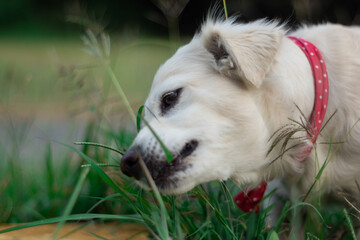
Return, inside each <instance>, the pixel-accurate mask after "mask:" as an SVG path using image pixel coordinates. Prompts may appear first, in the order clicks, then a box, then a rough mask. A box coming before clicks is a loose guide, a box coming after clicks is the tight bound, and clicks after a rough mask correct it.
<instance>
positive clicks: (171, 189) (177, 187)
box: [136, 179, 195, 195]
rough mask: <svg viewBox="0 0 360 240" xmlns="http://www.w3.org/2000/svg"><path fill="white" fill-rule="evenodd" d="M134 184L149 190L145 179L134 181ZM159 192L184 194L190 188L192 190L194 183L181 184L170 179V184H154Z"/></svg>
mask: <svg viewBox="0 0 360 240" xmlns="http://www.w3.org/2000/svg"><path fill="white" fill-rule="evenodd" d="M136 184H137V185H138V186H139V187H140V188H142V189H144V190H146V191H151V190H152V189H151V187H149V185H148V183H147V181H146V180H145V179H142V180H139V181H136ZM156 187H157V188H158V190H159V192H161V193H162V194H165V195H180V194H184V193H186V192H188V191H190V190H192V189H193V188H194V187H195V184H183V183H182V182H179V181H177V182H174V181H172V182H171V183H170V184H166V183H161V184H160V185H156Z"/></svg>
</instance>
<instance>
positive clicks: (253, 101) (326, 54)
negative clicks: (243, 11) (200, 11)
mask: <svg viewBox="0 0 360 240" xmlns="http://www.w3.org/2000/svg"><path fill="white" fill-rule="evenodd" d="M286 35H287V31H286V30H285V29H284V27H283V26H279V25H278V24H277V23H276V22H267V21H264V20H260V21H256V22H252V23H249V24H237V23H234V22H233V21H232V20H229V21H212V20H208V21H207V22H206V23H205V24H204V25H203V27H202V30H201V32H200V33H199V34H197V35H196V36H195V37H194V38H193V39H192V41H191V42H190V43H189V44H187V45H185V46H183V47H181V48H180V49H179V50H178V51H177V52H176V54H175V55H174V56H173V57H171V58H170V59H169V60H168V61H167V62H166V63H165V64H164V65H162V66H161V67H160V69H159V70H158V72H157V74H156V76H155V78H154V82H153V85H152V88H151V91H150V94H149V97H148V99H147V101H146V104H145V105H146V107H147V110H146V112H145V119H146V120H147V121H148V122H149V124H150V125H151V126H152V128H153V129H154V130H155V132H156V133H157V134H158V135H159V137H160V138H161V139H162V141H163V142H164V143H165V145H166V146H167V147H168V149H169V150H170V151H171V152H172V153H177V152H179V151H180V149H181V148H182V147H183V145H184V144H185V143H186V142H187V141H189V140H191V139H197V140H198V141H199V146H198V148H197V149H196V151H195V152H194V153H193V154H192V155H190V156H189V157H187V158H186V159H184V161H186V162H188V163H191V167H188V168H187V169H186V170H184V171H179V172H176V173H175V174H174V176H173V177H174V178H175V177H176V184H174V185H172V187H168V188H165V189H161V191H163V192H166V193H182V192H186V191H188V190H190V189H192V188H193V187H194V186H196V185H198V184H200V183H204V182H207V181H211V180H226V179H229V178H230V179H232V180H233V181H234V182H235V183H236V184H239V185H242V184H250V185H255V184H257V183H260V182H261V181H264V180H265V181H268V180H271V179H274V178H280V177H281V178H285V179H286V180H287V182H288V183H289V184H290V185H293V186H295V185H296V186H298V187H299V189H300V191H302V192H303V193H305V192H306V191H307V189H308V188H309V187H310V185H311V184H312V183H313V181H314V177H315V175H316V173H317V171H318V170H319V168H318V167H316V163H315V157H314V156H315V154H314V151H313V152H312V153H311V154H310V156H309V157H308V158H307V159H306V160H305V161H299V160H297V159H296V155H297V154H300V153H301V151H302V147H303V146H304V145H300V146H299V147H297V148H294V149H292V150H291V151H288V152H287V153H286V154H285V155H284V156H283V157H282V158H279V159H278V160H276V161H275V162H274V163H272V164H270V163H271V161H272V160H273V159H275V158H276V157H277V156H278V155H279V154H280V152H279V151H280V146H277V147H276V148H275V149H274V150H273V151H272V152H271V153H270V154H269V155H267V152H268V150H269V147H270V145H271V143H272V142H271V141H272V140H271V141H269V138H270V136H271V135H272V134H273V133H274V132H275V131H276V130H278V129H279V128H281V127H282V126H284V125H286V124H288V123H290V120H289V118H291V119H295V120H300V118H301V113H300V112H299V111H298V109H297V108H296V105H297V106H298V107H299V108H300V109H301V111H302V112H303V113H304V114H305V116H306V117H307V118H310V115H311V112H312V107H313V104H314V83H313V81H314V80H313V76H312V72H311V69H310V66H309V62H308V60H307V58H306V57H305V55H304V53H303V52H302V51H301V49H300V48H299V47H298V46H297V45H295V44H294V43H293V42H292V41H291V40H289V39H288V38H286ZM290 35H292V36H298V37H302V38H304V39H306V40H308V41H310V42H312V43H313V44H314V45H316V46H317V48H318V49H319V50H320V51H321V53H322V56H323V59H324V61H325V63H326V66H327V69H328V76H329V86H330V89H329V103H328V110H327V113H326V117H325V121H326V120H327V119H328V118H329V117H330V115H331V114H332V113H333V112H334V111H335V110H337V114H335V116H334V117H333V118H332V119H331V121H330V122H329V124H328V125H327V126H326V128H325V129H324V131H323V132H322V133H321V135H320V136H319V137H318V140H317V143H321V142H329V141H330V137H331V138H332V141H333V142H340V141H343V140H344V139H345V137H346V134H347V132H348V131H349V130H350V128H351V127H352V126H353V125H354V124H355V122H356V121H357V119H358V118H359V117H360V95H359V93H360V29H359V28H356V27H343V26H339V25H332V24H324V25H318V26H310V27H303V28H301V29H300V30H298V31H296V32H292V33H291V34H290ZM219 48H220V49H222V50H225V51H226V53H228V54H225V55H221V54H220V55H219V56H218V59H216V57H215V55H214V54H216V53H217V52H216V51H218V50H219ZM180 87H181V88H183V92H182V93H181V96H180V98H179V102H178V103H177V104H176V106H175V107H174V108H173V109H171V110H170V111H169V112H168V113H167V114H165V115H162V114H161V111H160V99H161V96H162V95H163V94H164V93H166V92H168V91H173V90H175V89H177V88H180ZM150 111H151V112H150ZM296 136H306V133H305V132H303V133H300V134H298V135H296ZM272 139H274V138H272ZM153 141H154V136H153V134H152V133H151V131H150V130H149V128H148V127H146V126H145V127H144V128H143V129H142V130H141V131H140V133H139V135H138V136H137V138H136V139H135V141H134V145H138V146H147V145H148V144H150V142H153ZM305 142H306V141H305ZM292 143H296V141H295V140H294V141H293V142H292ZM307 144H309V142H307ZM290 145H291V143H290ZM156 146H157V147H156V152H157V154H160V155H162V156H163V151H162V149H161V147H160V146H159V144H157V145H156ZM336 147H337V145H333V146H332V151H334V150H335V148H336ZM328 149H329V145H328V144H317V154H318V161H319V163H318V166H321V165H322V164H323V162H324V161H325V159H326V156H327V153H328ZM159 159H164V158H159ZM159 159H158V160H154V161H160V160H159ZM162 161H165V160H162ZM356 180H357V181H359V182H360V125H356V126H355V127H354V128H353V129H352V131H351V134H350V135H349V137H348V138H347V139H346V142H345V143H344V144H342V145H341V146H340V148H339V150H338V151H337V152H336V153H335V154H334V155H333V157H332V159H331V161H330V162H329V164H328V165H327V167H326V168H325V171H324V173H323V175H322V177H321V189H320V190H321V192H323V193H330V192H336V191H338V190H342V191H348V192H350V193H352V194H355V195H357V196H359V194H360V193H359V191H358V189H357V187H356V183H355V181H356Z"/></svg>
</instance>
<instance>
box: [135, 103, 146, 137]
mask: <svg viewBox="0 0 360 240" xmlns="http://www.w3.org/2000/svg"><path fill="white" fill-rule="evenodd" d="M143 110H144V105H141V107H140V108H139V110H138V113H137V117H136V128H137V131H138V132H140V129H141V118H142V112H143Z"/></svg>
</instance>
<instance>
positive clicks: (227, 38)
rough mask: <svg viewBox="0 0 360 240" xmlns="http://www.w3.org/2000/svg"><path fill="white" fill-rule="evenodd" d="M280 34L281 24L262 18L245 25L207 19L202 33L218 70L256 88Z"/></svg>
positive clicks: (274, 51)
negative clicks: (279, 25)
mask: <svg viewBox="0 0 360 240" xmlns="http://www.w3.org/2000/svg"><path fill="white" fill-rule="evenodd" d="M283 36H284V31H282V30H281V28H280V27H277V25H276V24H272V23H270V24H269V23H266V22H264V21H257V22H254V23H251V24H247V25H236V24H232V23H227V22H223V23H221V22H220V23H214V22H210V23H209V22H208V23H206V24H205V25H204V26H203V27H202V33H201V37H202V41H203V44H204V46H205V48H206V49H207V50H208V51H209V52H210V53H211V54H212V55H213V57H214V59H215V62H216V68H217V70H218V71H219V72H220V73H221V74H224V75H226V76H227V77H230V78H236V79H239V78H240V79H244V80H246V81H247V82H249V83H251V84H252V85H253V86H255V87H257V88H259V87H260V86H261V84H262V80H263V79H264V77H265V75H266V73H267V72H268V71H269V69H270V67H271V64H272V62H273V60H274V57H275V55H276V53H277V50H278V48H279V46H280V43H281V39H282V38H283Z"/></svg>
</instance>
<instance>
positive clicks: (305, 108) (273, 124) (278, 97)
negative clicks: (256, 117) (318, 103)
mask: <svg viewBox="0 0 360 240" xmlns="http://www.w3.org/2000/svg"><path fill="white" fill-rule="evenodd" d="M289 53H290V56H292V57H290V58H289ZM259 92H260V94H259V95H258V96H257V99H256V101H257V102H258V106H259V108H260V111H261V112H262V114H263V117H264V119H266V120H267V121H266V124H267V128H268V132H269V133H270V134H273V133H275V132H276V131H278V130H279V129H282V128H286V126H290V125H289V124H291V123H293V122H292V120H295V121H298V122H301V121H304V119H303V116H302V115H304V116H305V117H306V118H307V119H309V118H310V116H311V114H312V111H313V105H314V79H313V74H312V70H311V67H310V65H309V61H308V59H307V58H306V56H305V55H304V53H303V52H302V50H301V49H300V48H299V47H298V46H297V45H295V44H294V43H293V42H292V41H291V40H289V39H288V38H284V39H283V44H282V45H281V48H280V49H279V52H278V54H277V56H276V59H275V61H274V64H273V67H272V69H271V70H270V72H269V73H268V75H267V77H266V79H265V80H264V83H263V86H262V89H260V91H259ZM291 119H292V120H291ZM307 119H305V121H306V120H307ZM284 130H285V129H284ZM281 132H282V131H281V130H280V131H278V132H277V134H279V133H281ZM277 134H275V135H274V136H273V137H271V135H270V136H269V139H270V140H269V143H268V147H269V149H270V148H273V149H272V150H271V152H270V153H269V154H268V155H267V156H266V158H267V162H269V163H270V162H271V164H269V165H268V166H266V167H265V168H264V176H266V178H267V179H265V180H269V179H272V178H274V177H280V176H284V175H285V174H289V171H288V170H289V169H293V172H292V173H291V175H292V176H294V177H295V178H297V177H299V176H300V175H301V174H302V172H303V169H304V167H305V164H306V163H305V162H303V160H304V159H301V158H299V159H296V156H294V154H295V155H296V154H301V153H302V152H304V151H306V148H307V147H308V146H307V145H306V144H305V145H302V144H300V145H298V146H296V147H294V148H292V149H291V150H289V151H288V152H286V153H284V154H283V155H282V156H281V157H279V156H280V155H281V154H282V153H283V152H284V150H286V149H288V148H289V147H291V146H294V145H295V144H298V143H299V140H291V141H289V143H288V144H287V146H286V148H285V149H282V142H280V143H279V144H277V145H276V146H275V147H274V141H276V138H277V136H276V135H277ZM306 134H307V133H306V132H304V131H302V132H298V133H296V134H295V135H294V136H293V138H298V137H306ZM283 169H287V172H284V170H283Z"/></svg>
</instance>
